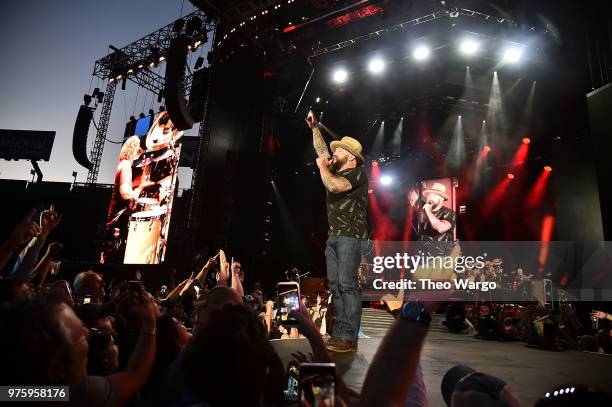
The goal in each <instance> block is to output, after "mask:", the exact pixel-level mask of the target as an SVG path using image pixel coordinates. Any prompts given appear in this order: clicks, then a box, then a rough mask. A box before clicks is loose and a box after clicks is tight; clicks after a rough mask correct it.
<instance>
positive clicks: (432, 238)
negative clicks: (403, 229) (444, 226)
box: [419, 206, 456, 256]
mask: <svg viewBox="0 0 612 407" xmlns="http://www.w3.org/2000/svg"><path fill="white" fill-rule="evenodd" d="M420 216H421V217H420V222H419V223H420V224H419V240H420V241H423V242H430V243H431V244H430V245H428V249H427V251H428V252H429V254H432V255H439V256H442V255H445V256H447V255H449V254H450V252H451V251H452V248H453V243H452V242H453V231H454V230H455V222H456V219H455V212H454V211H453V210H452V209H450V208H447V207H446V206H442V207H441V208H440V209H438V210H437V211H436V212H434V216H435V217H436V218H438V219H440V220H446V221H448V222H449V223H450V224H451V227H450V229H449V230H447V231H446V232H444V233H439V232H438V231H437V230H435V229H434V228H433V227H432V226H431V223H430V222H429V219H428V218H427V215H426V214H425V212H422V213H421V214H420Z"/></svg>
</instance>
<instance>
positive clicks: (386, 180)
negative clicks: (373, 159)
mask: <svg viewBox="0 0 612 407" xmlns="http://www.w3.org/2000/svg"><path fill="white" fill-rule="evenodd" d="M380 183H381V184H382V185H384V186H388V185H391V184H392V183H393V178H392V177H391V176H390V175H383V176H382V177H380Z"/></svg>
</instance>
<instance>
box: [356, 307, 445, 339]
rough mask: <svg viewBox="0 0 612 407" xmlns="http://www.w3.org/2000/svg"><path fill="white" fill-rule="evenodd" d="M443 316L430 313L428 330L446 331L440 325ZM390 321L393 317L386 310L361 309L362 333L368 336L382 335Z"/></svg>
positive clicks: (391, 321)
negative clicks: (430, 320)
mask: <svg viewBox="0 0 612 407" xmlns="http://www.w3.org/2000/svg"><path fill="white" fill-rule="evenodd" d="M443 318H444V316H442V315H435V314H434V315H432V322H431V326H430V328H429V330H430V332H431V331H439V332H448V331H447V329H446V328H445V327H444V326H443V325H442V319H443ZM392 323H393V317H392V316H391V315H390V314H389V313H388V312H387V311H384V310H379V309H376V308H364V309H363V310H362V311H361V329H362V331H363V333H364V334H366V335H368V336H372V335H374V336H380V335H384V334H385V333H386V332H387V330H388V329H389V327H390V326H391V324H392Z"/></svg>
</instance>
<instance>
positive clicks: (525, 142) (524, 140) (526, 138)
mask: <svg viewBox="0 0 612 407" xmlns="http://www.w3.org/2000/svg"><path fill="white" fill-rule="evenodd" d="M521 141H522V142H523V144H529V143H531V139H530V138H529V137H523V140H521Z"/></svg>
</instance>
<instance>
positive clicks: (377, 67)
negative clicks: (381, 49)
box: [368, 58, 385, 73]
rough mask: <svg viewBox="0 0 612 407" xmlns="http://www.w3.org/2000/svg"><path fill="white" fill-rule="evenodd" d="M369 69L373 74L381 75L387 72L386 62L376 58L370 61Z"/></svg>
mask: <svg viewBox="0 0 612 407" xmlns="http://www.w3.org/2000/svg"><path fill="white" fill-rule="evenodd" d="M368 69H369V70H370V72H372V73H380V72H382V71H384V70H385V61H383V60H382V59H380V58H374V59H372V60H371V61H370V64H369V65H368Z"/></svg>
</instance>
